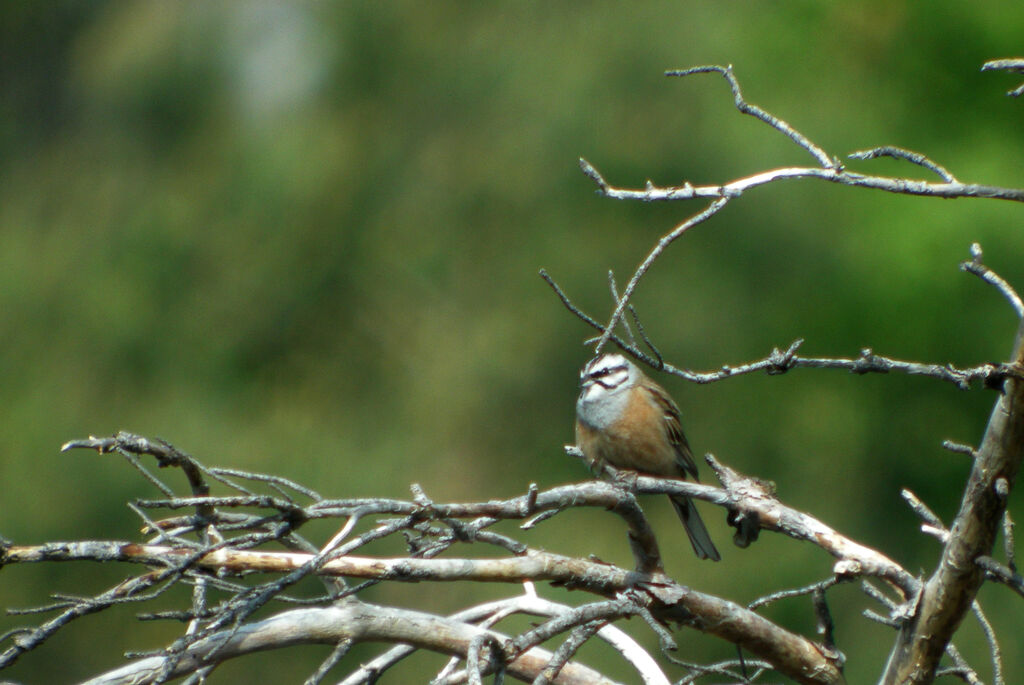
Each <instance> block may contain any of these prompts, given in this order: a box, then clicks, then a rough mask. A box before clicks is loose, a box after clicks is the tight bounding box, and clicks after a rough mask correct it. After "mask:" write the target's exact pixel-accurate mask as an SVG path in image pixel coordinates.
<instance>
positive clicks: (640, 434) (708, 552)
mask: <svg viewBox="0 0 1024 685" xmlns="http://www.w3.org/2000/svg"><path fill="white" fill-rule="evenodd" d="M580 388H581V389H580V397H579V399H578V400H577V401H576V445H577V446H578V447H579V448H580V449H581V450H583V454H584V456H586V458H587V460H588V461H589V462H590V463H591V465H592V466H595V467H598V468H600V467H601V466H603V465H604V464H611V465H612V466H613V467H615V468H617V469H629V470H632V471H636V472H638V473H645V474H649V475H652V476H666V477H668V478H686V477H687V476H692V477H693V479H694V480H697V465H696V464H695V463H694V461H693V453H692V452H690V445H689V444H688V443H687V442H686V436H685V435H683V427H682V425H681V424H680V422H679V407H677V406H676V403H675V402H673V401H672V398H671V397H669V395H668V393H667V392H665V389H664V388H662V387H661V386H660V385H658V384H657V383H655V382H654V381H652V380H651V379H650V378H648V377H647V376H646V375H644V372H643V371H641V370H640V369H639V368H638V367H637V366H636V365H635V364H633V363H632V362H631V361H629V360H628V359H626V358H625V357H623V356H622V355H621V354H605V355H602V356H600V357H596V358H594V359H592V360H591V361H590V362H589V363H588V364H587V365H586V366H584V367H583V370H582V371H580ZM672 505H673V506H674V507H675V509H676V513H678V514H679V518H680V519H681V520H682V522H683V525H684V526H686V533H687V535H689V537H690V543H691V544H692V545H693V550H694V552H696V553H697V556H698V557H700V558H701V559H711V560H713V561H718V560H719V559H721V556H719V554H718V550H717V549H715V545H714V543H712V542H711V536H709V535H708V531H707V528H705V527H704V522H703V521H701V519H700V514H698V513H697V509H696V507H694V505H693V502H691V501H690V499H689V498H687V497H682V496H678V497H677V496H672Z"/></svg>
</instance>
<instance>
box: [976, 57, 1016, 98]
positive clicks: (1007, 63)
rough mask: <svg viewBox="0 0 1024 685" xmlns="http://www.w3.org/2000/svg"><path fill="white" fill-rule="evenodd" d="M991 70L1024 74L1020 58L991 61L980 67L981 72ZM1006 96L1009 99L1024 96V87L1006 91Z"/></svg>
mask: <svg viewBox="0 0 1024 685" xmlns="http://www.w3.org/2000/svg"><path fill="white" fill-rule="evenodd" d="M993 69H1001V70H1003V71H1015V72H1018V73H1024V59H1022V58H1020V57H1012V58H1009V59H993V60H989V61H988V62H985V63H984V64H983V65H981V70H982V71H990V70H993ZM1006 94H1007V95H1009V96H1011V97H1020V96H1021V95H1024V85H1021V86H1017V87H1016V88H1014V89H1013V90H1010V91H1007V92H1006Z"/></svg>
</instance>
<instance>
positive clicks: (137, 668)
mask: <svg viewBox="0 0 1024 685" xmlns="http://www.w3.org/2000/svg"><path fill="white" fill-rule="evenodd" d="M482 633H486V634H489V635H491V636H492V638H493V639H495V640H498V641H499V642H505V641H507V640H508V638H507V637H506V636H503V635H501V634H498V633H494V632H493V631H484V630H483V629H481V628H477V627H475V626H471V625H468V624H466V623H463V622H460V621H452V620H448V619H442V618H439V617H437V616H432V615H430V614H425V613H422V612H416V611H410V610H407V609H395V608H390V607H381V606H375V605H372V604H365V603H363V602H347V603H343V604H340V605H335V606H331V607H321V608H308V609H294V610H291V611H287V612H284V613H281V614H278V615H276V616H273V617H271V618H269V619H266V620H263V621H259V622H256V623H252V624H248V625H245V626H242V627H240V628H239V629H238V630H236V631H233V632H231V634H216V635H212V636H210V637H208V638H205V639H203V640H201V641H199V642H197V643H195V644H192V645H190V646H189V647H188V649H187V650H186V651H185V652H184V654H182V656H181V658H180V659H179V660H178V663H177V664H176V665H175V667H174V668H173V669H172V670H171V672H170V673H168V674H167V675H168V676H169V677H171V678H177V677H181V676H183V675H186V674H188V673H191V672H193V671H195V670H196V669H198V668H201V667H205V666H209V665H210V664H212V663H220V662H223V661H226V660H229V659H232V658H236V657H239V656H243V655H245V654H250V653H252V652H256V651H261V650H266V649H278V648H282V647H290V646H293V645H298V644H318V643H319V644H330V645H337V644H339V643H342V642H344V641H346V640H351V641H352V642H353V643H359V642H368V641H369V642H378V641H383V642H394V643H407V644H411V645H414V646H416V647H418V648H421V649H428V650H431V651H437V652H441V653H446V654H460V655H465V654H466V653H467V651H468V649H469V645H470V642H472V640H473V639H474V638H476V637H477V636H478V635H480V634H482ZM550 659H551V653H550V652H548V651H547V650H543V649H539V648H534V649H532V650H530V651H528V652H526V653H524V654H522V655H520V656H519V657H517V658H516V659H515V660H513V661H512V662H510V663H508V664H506V668H507V669H508V670H509V672H510V673H512V674H513V675H515V676H516V677H517V678H520V679H532V678H533V677H535V676H536V674H537V673H539V672H540V671H541V669H543V668H544V666H545V665H546V664H547V663H548V661H550ZM166 660H167V657H160V656H155V657H149V658H146V659H141V660H139V661H137V662H135V663H131V664H128V665H126V666H123V667H121V668H119V669H116V670H114V671H110V672H109V673H106V674H104V675H102V676H99V677H98V678H94V679H92V680H90V681H88V683H89V684H90V685H101V684H103V685H114V684H121V683H123V684H125V685H127V684H128V683H132V684H139V685H141V684H142V683H152V682H156V678H157V677H158V675H159V673H160V670H161V669H162V668H163V666H164V664H165V663H166ZM555 682H556V683H581V684H582V683H611V681H609V680H607V679H606V678H604V677H602V676H601V674H599V673H597V672H595V671H593V670H591V669H590V668H587V667H586V666H582V665H581V664H577V663H572V662H571V663H569V664H566V666H565V667H564V668H563V669H562V672H561V673H560V674H559V677H558V678H557V679H556V680H555Z"/></svg>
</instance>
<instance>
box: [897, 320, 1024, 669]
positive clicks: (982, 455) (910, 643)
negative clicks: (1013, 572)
mask: <svg viewBox="0 0 1024 685" xmlns="http://www.w3.org/2000/svg"><path fill="white" fill-rule="evenodd" d="M1013 360H1014V362H1013V363H1014V365H1015V366H1021V365H1022V363H1024V325H1022V326H1021V327H1020V328H1019V329H1018V332H1017V341H1016V343H1015V345H1014V351H1013ZM1022 459H1024V381H1021V380H1020V379H1019V378H1017V377H1009V378H1007V379H1006V381H1005V383H1004V385H1003V394H1002V395H1001V397H1000V398H999V401H998V402H997V403H996V405H995V408H994V409H993V410H992V415H991V417H990V418H989V422H988V426H987V428H986V429H985V437H984V439H983V440H982V443H981V446H980V447H979V448H978V450H977V455H976V457H975V459H974V465H973V468H972V470H971V475H970V479H969V480H968V482H967V487H966V488H965V490H964V496H963V501H962V502H961V504H960V510H959V512H958V513H957V516H956V519H955V520H954V522H953V526H952V527H951V529H950V535H949V536H948V538H947V540H946V543H945V546H944V549H943V553H942V559H941V560H940V562H939V565H938V567H937V568H936V570H935V572H934V573H933V574H932V576H931V577H930V578H929V579H928V581H927V583H925V586H924V590H923V593H922V596H921V601H920V602H919V604H918V607H917V610H916V612H915V613H914V615H913V616H912V617H911V619H910V620H908V621H907V622H906V623H905V624H904V625H903V627H902V628H901V630H900V632H899V637H898V639H897V642H896V645H895V646H894V648H893V651H892V653H891V655H890V657H889V663H888V665H887V667H886V670H885V674H884V676H883V680H882V682H884V683H887V684H893V685H895V684H897V683H898V684H900V685H902V684H904V683H922V684H923V683H930V682H931V681H932V680H933V679H934V674H935V670H936V668H937V667H938V663H939V659H940V658H941V656H942V654H943V652H944V651H945V649H946V645H947V644H948V643H949V641H950V639H951V638H952V636H953V633H954V632H955V631H956V629H957V627H958V626H959V625H960V622H961V621H962V620H963V617H964V615H965V614H966V612H967V611H968V610H969V609H970V607H971V605H972V603H973V602H974V599H975V596H976V595H977V593H978V588H979V587H980V586H981V583H982V581H983V580H984V573H983V571H982V569H981V567H980V566H979V565H978V563H977V560H978V558H979V557H981V556H984V555H988V554H990V553H991V551H992V545H993V543H994V541H995V536H996V533H997V532H998V530H999V526H1000V524H1001V521H1002V516H1003V513H1004V512H1005V510H1006V498H1007V495H1008V493H1009V489H1010V488H1011V487H1012V485H1013V482H1014V479H1015V478H1016V476H1017V471H1018V470H1019V468H1020V463H1021V460H1022Z"/></svg>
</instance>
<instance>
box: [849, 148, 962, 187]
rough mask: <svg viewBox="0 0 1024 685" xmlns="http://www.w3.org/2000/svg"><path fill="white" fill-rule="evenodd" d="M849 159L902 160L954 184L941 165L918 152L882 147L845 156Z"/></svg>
mask: <svg viewBox="0 0 1024 685" xmlns="http://www.w3.org/2000/svg"><path fill="white" fill-rule="evenodd" d="M847 156H848V157H849V158H850V159H876V158H878V157H892V158H893V159H903V160H906V161H908V162H910V163H911V164H916V165H918V166H921V167H924V168H925V169H928V170H929V171H932V172H934V173H935V175H937V176H938V177H939V178H941V179H942V180H943V181H946V182H947V183H956V182H957V180H956V177H954V176H953V174H951V173H950V172H949V170H948V169H946V168H945V167H944V166H942V165H941V164H938V163H936V162H933V161H932V160H930V159H928V158H927V157H926V156H924V155H922V154H921V153H920V152H911V151H910V150H904V149H903V148H901V147H895V146H893V145H883V146H881V147H874V148H871V149H870V150H858V151H857V152H851V153H850V154H849V155H847Z"/></svg>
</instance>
